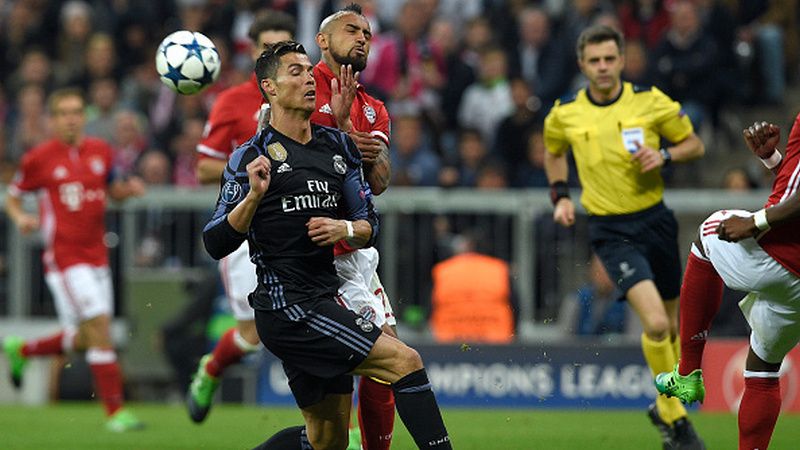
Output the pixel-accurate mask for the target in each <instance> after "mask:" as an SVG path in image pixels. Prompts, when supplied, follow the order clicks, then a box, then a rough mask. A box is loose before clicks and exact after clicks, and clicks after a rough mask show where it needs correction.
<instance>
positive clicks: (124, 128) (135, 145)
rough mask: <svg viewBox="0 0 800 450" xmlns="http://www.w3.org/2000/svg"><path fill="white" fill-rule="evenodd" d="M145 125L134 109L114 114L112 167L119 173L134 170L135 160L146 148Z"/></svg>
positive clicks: (144, 121) (143, 119)
mask: <svg viewBox="0 0 800 450" xmlns="http://www.w3.org/2000/svg"><path fill="white" fill-rule="evenodd" d="M146 128H147V125H146V120H145V118H144V117H142V116H140V115H139V114H138V113H136V112H135V111H131V110H122V111H119V112H117V114H115V115H114V139H113V141H112V142H111V145H112V146H113V147H114V168H115V169H116V170H118V171H119V172H120V173H121V174H131V173H133V172H134V171H135V165H136V160H138V159H139V156H140V155H141V154H142V152H144V150H145V149H146V148H147V131H146Z"/></svg>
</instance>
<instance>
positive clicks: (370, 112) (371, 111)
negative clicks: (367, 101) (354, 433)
mask: <svg viewBox="0 0 800 450" xmlns="http://www.w3.org/2000/svg"><path fill="white" fill-rule="evenodd" d="M364 115H365V116H366V117H367V120H368V121H369V123H370V124H374V123H375V119H377V118H378V114H377V113H376V112H375V108H373V107H372V106H369V105H364Z"/></svg>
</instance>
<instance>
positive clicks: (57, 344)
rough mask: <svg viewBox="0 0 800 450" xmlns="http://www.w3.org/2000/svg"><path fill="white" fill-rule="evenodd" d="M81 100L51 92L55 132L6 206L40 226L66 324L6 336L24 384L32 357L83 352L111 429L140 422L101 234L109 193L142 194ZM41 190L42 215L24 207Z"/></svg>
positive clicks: (20, 219)
mask: <svg viewBox="0 0 800 450" xmlns="http://www.w3.org/2000/svg"><path fill="white" fill-rule="evenodd" d="M85 106H86V104H85V102H84V99H83V96H82V95H81V93H80V91H78V90H72V89H64V90H60V91H56V92H54V93H53V94H52V95H51V96H50V100H49V110H50V115H51V118H52V123H53V128H54V132H55V133H54V134H55V136H54V137H53V138H52V139H50V140H49V141H46V142H44V143H42V144H41V145H39V146H37V147H35V148H33V149H31V150H30V151H29V152H28V153H26V154H25V156H24V157H23V158H22V164H21V165H20V167H19V170H18V172H17V174H16V176H15V178H14V181H13V182H12V183H11V186H9V191H8V192H9V196H8V199H7V201H6V212H7V213H8V216H9V217H10V218H11V220H12V221H13V222H14V224H15V225H16V226H17V227H18V228H19V230H20V231H21V232H22V233H23V234H27V233H30V232H32V231H34V230H36V229H37V228H40V229H41V231H42V234H43V236H44V241H45V251H44V254H43V258H42V259H43V262H44V267H45V270H46V275H45V277H46V278H45V280H46V282H47V285H48V286H49V288H50V292H51V293H52V294H53V299H54V300H55V304H56V310H57V311H58V315H59V320H60V322H61V325H62V327H63V330H62V331H61V332H59V333H57V334H55V335H52V336H47V337H44V338H40V339H33V340H28V341H25V340H22V339H21V338H19V337H16V336H10V337H6V339H5V340H4V342H3V350H4V353H5V355H6V356H7V357H8V359H9V363H10V364H9V365H10V367H11V377H12V381H13V382H14V385H15V386H20V385H21V383H22V375H23V373H24V368H25V365H26V363H27V361H28V359H29V358H30V357H34V356H44V355H56V354H63V353H64V352H68V351H73V350H75V351H85V352H86V361H87V362H88V363H89V367H90V368H91V371H92V376H93V377H94V383H95V389H96V390H97V394H98V397H99V398H100V400H101V401H102V402H103V405H104V406H105V410H106V414H107V416H108V421H107V422H106V426H107V428H108V429H109V430H111V431H128V430H134V429H138V428H141V427H142V423H141V422H140V421H139V420H138V419H137V418H136V416H134V415H133V414H132V413H131V412H130V411H129V410H127V409H124V408H123V391H122V371H121V369H120V365H119V363H118V361H117V354H116V352H115V351H114V346H113V343H112V340H111V333H110V324H111V318H112V316H113V314H114V302H113V294H112V286H111V273H110V271H109V268H108V249H107V248H106V245H105V243H104V242H103V238H104V236H105V211H106V197H107V196H108V197H111V198H112V199H114V200H124V199H126V198H128V197H131V196H139V195H142V194H143V193H144V184H143V183H142V181H141V180H140V179H139V178H135V177H132V178H128V179H126V180H122V179H119V178H116V177H115V175H114V172H113V171H112V164H111V162H112V149H111V146H110V145H109V144H107V143H106V142H104V141H102V140H100V139H97V138H92V137H87V136H84V135H83V128H84V125H85V123H86V117H85V114H84V109H85ZM33 192H36V193H37V194H38V195H39V217H36V216H34V215H32V214H29V213H27V212H26V211H25V210H24V209H23V207H22V198H21V197H22V195H23V194H24V193H33Z"/></svg>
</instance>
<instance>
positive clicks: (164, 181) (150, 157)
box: [136, 150, 172, 186]
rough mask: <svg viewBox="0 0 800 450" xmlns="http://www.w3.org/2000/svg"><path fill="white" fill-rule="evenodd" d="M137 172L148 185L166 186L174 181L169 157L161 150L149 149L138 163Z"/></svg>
mask: <svg viewBox="0 0 800 450" xmlns="http://www.w3.org/2000/svg"><path fill="white" fill-rule="evenodd" d="M136 166H137V172H138V173H139V175H140V176H141V178H142V181H144V182H145V184H147V185H148V186H166V185H169V184H170V182H171V181H172V174H171V172H172V169H171V163H170V162H169V158H168V157H167V155H165V154H164V152H162V151H160V150H147V151H146V152H144V153H142V156H141V157H140V158H139V161H138V162H137V164H136Z"/></svg>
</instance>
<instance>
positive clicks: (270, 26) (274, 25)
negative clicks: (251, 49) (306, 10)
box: [247, 9, 297, 45]
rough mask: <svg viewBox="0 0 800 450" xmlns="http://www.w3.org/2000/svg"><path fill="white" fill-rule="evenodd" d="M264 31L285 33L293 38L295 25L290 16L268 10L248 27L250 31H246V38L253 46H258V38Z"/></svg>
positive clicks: (261, 13)
mask: <svg viewBox="0 0 800 450" xmlns="http://www.w3.org/2000/svg"><path fill="white" fill-rule="evenodd" d="M265 31H286V32H288V33H289V35H290V36H292V37H294V34H295V32H296V31H297V24H296V22H295V20H294V17H292V16H291V15H289V14H287V13H285V12H283V11H274V10H271V9H269V10H265V11H262V12H260V13H259V14H258V15H257V16H256V18H255V20H253V23H252V25H250V30H248V31H247V36H248V37H249V38H250V40H251V41H253V43H254V44H256V45H258V36H259V35H260V34H261V33H263V32H265Z"/></svg>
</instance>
